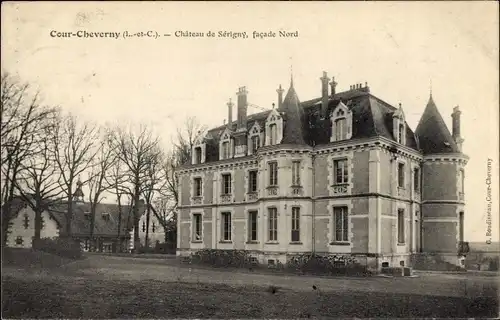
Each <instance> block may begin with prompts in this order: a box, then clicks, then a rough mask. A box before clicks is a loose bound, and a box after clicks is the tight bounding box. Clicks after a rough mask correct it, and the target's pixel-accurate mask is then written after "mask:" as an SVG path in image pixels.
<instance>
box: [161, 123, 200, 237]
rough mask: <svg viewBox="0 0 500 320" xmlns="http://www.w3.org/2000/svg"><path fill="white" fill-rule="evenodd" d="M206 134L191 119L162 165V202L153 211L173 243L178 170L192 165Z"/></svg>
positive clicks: (180, 131) (182, 129)
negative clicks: (192, 154)
mask: <svg viewBox="0 0 500 320" xmlns="http://www.w3.org/2000/svg"><path fill="white" fill-rule="evenodd" d="M205 134H206V126H203V125H201V124H200V123H199V121H198V120H197V119H196V118H195V117H189V118H187V119H186V120H185V121H184V124H183V125H182V126H181V127H179V128H178V129H177V135H176V137H175V139H174V141H172V146H173V147H172V149H171V150H170V152H169V153H168V154H167V155H166V156H165V161H164V162H163V165H162V171H163V174H162V177H163V179H164V180H165V182H164V185H163V189H164V191H163V192H162V197H161V200H158V201H156V202H154V204H153V209H154V211H153V212H154V213H155V215H156V216H157V218H158V219H159V220H160V223H161V224H162V226H163V228H164V230H165V233H166V235H165V238H168V239H170V240H171V241H173V240H174V239H176V237H175V233H176V232H177V231H176V230H177V224H176V221H177V206H178V200H179V194H178V186H179V181H178V179H177V176H176V170H177V169H178V168H179V167H180V166H182V165H183V164H187V163H190V161H191V153H192V150H193V147H194V145H195V144H196V142H197V141H199V140H200V139H202V138H203V137H204V136H205Z"/></svg>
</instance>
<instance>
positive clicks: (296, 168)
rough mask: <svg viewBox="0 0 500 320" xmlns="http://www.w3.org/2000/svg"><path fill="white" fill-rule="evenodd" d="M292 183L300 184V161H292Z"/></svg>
mask: <svg viewBox="0 0 500 320" xmlns="http://www.w3.org/2000/svg"><path fill="white" fill-rule="evenodd" d="M292 185H294V186H300V161H294V162H292Z"/></svg>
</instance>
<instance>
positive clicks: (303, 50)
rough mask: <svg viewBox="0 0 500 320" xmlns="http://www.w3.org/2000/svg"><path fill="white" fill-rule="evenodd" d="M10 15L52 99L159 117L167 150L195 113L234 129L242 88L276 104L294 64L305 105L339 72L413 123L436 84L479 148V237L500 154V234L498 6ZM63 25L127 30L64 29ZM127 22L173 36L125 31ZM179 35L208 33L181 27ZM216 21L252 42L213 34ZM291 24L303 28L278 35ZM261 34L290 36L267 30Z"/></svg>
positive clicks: (56, 8) (15, 5) (474, 169)
mask: <svg viewBox="0 0 500 320" xmlns="http://www.w3.org/2000/svg"><path fill="white" fill-rule="evenodd" d="M1 23H2V25H1V32H2V46H1V62H2V70H7V71H9V72H11V73H13V74H15V75H17V76H18V77H19V78H20V79H22V80H23V81H25V82H29V83H30V84H32V85H33V86H34V87H36V88H39V89H40V90H41V92H42V98H43V101H44V102H45V103H47V104H51V105H59V106H61V107H62V108H63V109H64V110H66V111H68V112H72V113H74V114H76V115H78V116H79V117H81V118H82V119H85V120H90V121H95V122H97V123H99V124H106V123H113V124H114V123H119V124H126V123H127V124H129V123H135V124H137V123H142V124H146V125H148V126H150V128H152V129H153V130H154V131H155V132H157V133H158V134H159V135H160V136H161V138H162V140H163V143H164V144H165V146H167V147H168V144H169V141H171V137H172V134H173V133H174V132H175V130H176V128H177V126H178V125H179V124H182V122H183V121H184V119H185V118H186V117H188V116H195V117H197V118H198V120H199V121H200V122H201V123H203V124H205V125H207V126H209V127H211V126H218V125H222V124H223V121H224V119H227V106H226V103H227V101H228V100H229V99H230V98H231V99H232V100H233V101H235V100H236V91H237V90H238V87H240V86H246V87H247V89H248V91H249V96H248V100H249V102H250V103H251V104H253V105H257V106H260V107H261V108H271V106H272V103H276V102H277V93H276V89H277V88H278V86H279V85H280V84H281V85H282V86H283V87H284V88H285V90H286V89H287V88H288V86H289V82H290V76H291V73H292V72H293V78H294V87H295V88H296V91H297V93H298V96H299V98H300V99H301V100H302V101H305V100H308V99H311V98H316V97H319V96H320V94H321V81H320V80H319V78H320V77H321V76H322V72H323V71H326V72H328V75H329V76H330V77H331V76H334V77H335V80H336V81H337V83H338V86H337V91H343V90H348V89H349V86H350V85H352V84H355V83H365V82H368V85H369V87H370V91H371V93H372V94H374V95H376V96H377V97H379V98H381V99H383V100H384V101H386V102H388V103H391V104H392V105H398V104H399V103H401V104H402V107H403V110H404V112H405V115H406V120H407V122H408V124H409V125H410V127H411V128H412V129H413V130H415V128H416V126H417V124H418V121H419V118H420V116H421V115H422V113H423V111H424V108H425V105H426V103H427V101H428V99H429V94H430V90H431V88H432V94H433V99H434V101H435V102H436V105H437V106H438V109H439V111H440V112H441V114H442V116H443V118H444V120H445V122H446V124H447V125H448V127H449V128H450V130H451V113H452V109H453V107H455V106H457V105H458V106H460V109H461V111H462V118H461V130H462V136H463V138H464V139H465V142H464V144H463V151H464V153H466V154H467V155H469V157H470V160H469V163H468V165H467V167H466V178H465V183H466V185H465V197H466V202H467V205H466V218H465V222H466V237H467V239H470V240H472V241H484V240H485V239H486V236H485V233H486V229H487V206H488V200H487V189H486V188H487V184H486V182H485V180H486V177H487V163H488V159H492V171H491V175H492V177H493V180H492V187H493V189H492V200H491V204H492V206H491V208H492V211H491V214H492V216H493V218H492V219H493V221H492V223H493V225H492V228H493V238H494V239H493V241H495V240H497V239H498V235H499V233H498V229H499V228H498V225H499V219H498V204H499V202H498V201H499V198H498V193H499V191H498V186H499V181H498V172H499V166H498V163H499V159H498V154H499V149H498V146H499V140H498V128H499V121H498V119H499V118H498V110H499V108H498V105H499V82H498V72H499V57H498V54H499V44H498V38H499V35H498V3H496V2H466V1H463V2H349V3H347V2H295V3H294V2H286V3H278V2H237V3H228V2H210V3H203V2H196V3H194V2H175V3H167V2H163V3H154V2H105V3H98V2H85V3H83V2H67V3H65V2H58V3H55V2H40V3H22V2H10V3H6V2H2V20H1ZM52 31H55V32H61V33H64V32H70V33H71V32H75V33H76V32H77V31H86V32H99V33H101V32H102V33H104V32H108V33H111V32H117V33H119V34H120V37H119V38H118V39H115V38H78V37H71V38H61V37H52V36H51V32H52ZM125 31H127V32H128V33H129V34H134V33H137V32H145V33H146V32H148V31H153V32H154V34H156V33H157V34H158V35H160V37H158V38H149V37H140V38H139V37H131V38H123V36H122V35H123V34H124V32H125ZM177 31H183V32H198V33H200V32H203V33H204V34H205V37H176V36H175V33H176V32H177ZM209 31H212V32H214V33H215V34H216V35H217V34H218V32H219V31H222V32H224V31H226V32H233V33H236V32H238V33H242V32H246V34H247V36H248V38H234V39H233V38H230V37H226V38H221V37H207V33H208V32H209ZM279 31H286V32H292V33H295V32H298V36H297V37H278V33H279ZM254 32H257V33H266V34H268V33H270V32H273V33H274V34H276V37H267V38H255V39H254V38H253V33H254ZM165 34H170V36H164V35H165ZM259 111H260V109H258V108H255V107H251V108H249V112H250V113H253V112H259ZM234 112H235V111H234ZM234 112H233V113H234Z"/></svg>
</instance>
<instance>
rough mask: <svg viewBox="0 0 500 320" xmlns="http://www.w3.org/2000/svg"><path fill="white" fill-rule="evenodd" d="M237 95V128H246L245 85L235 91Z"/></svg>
mask: <svg viewBox="0 0 500 320" xmlns="http://www.w3.org/2000/svg"><path fill="white" fill-rule="evenodd" d="M236 95H237V96H238V106H237V107H238V115H237V117H238V119H237V127H238V130H240V129H241V130H246V129H247V108H248V102H247V95H248V91H247V89H246V87H240V88H239V89H238V92H237V93H236Z"/></svg>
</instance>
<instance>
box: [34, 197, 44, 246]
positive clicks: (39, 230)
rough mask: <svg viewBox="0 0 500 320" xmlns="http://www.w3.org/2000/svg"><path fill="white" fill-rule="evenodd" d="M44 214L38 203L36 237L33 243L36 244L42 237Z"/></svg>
mask: <svg viewBox="0 0 500 320" xmlns="http://www.w3.org/2000/svg"><path fill="white" fill-rule="evenodd" d="M37 202H38V201H37ZM42 212H43V209H41V208H40V205H39V204H38V203H37V207H36V209H35V236H34V237H33V242H34V243H36V242H37V241H38V240H40V237H41V233H42Z"/></svg>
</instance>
